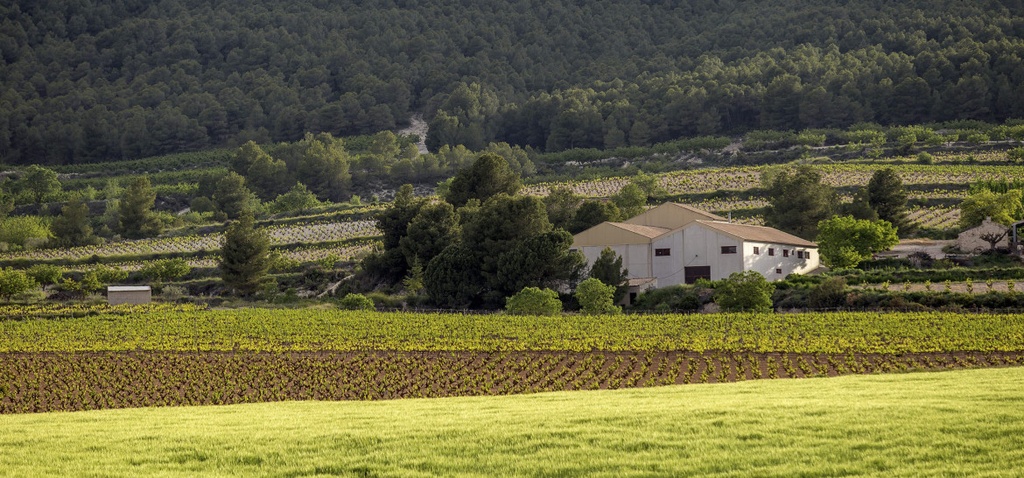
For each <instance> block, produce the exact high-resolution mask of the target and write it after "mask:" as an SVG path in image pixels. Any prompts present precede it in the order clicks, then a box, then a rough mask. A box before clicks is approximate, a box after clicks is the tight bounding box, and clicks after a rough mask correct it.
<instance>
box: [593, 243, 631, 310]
mask: <svg viewBox="0 0 1024 478" xmlns="http://www.w3.org/2000/svg"><path fill="white" fill-rule="evenodd" d="M589 275H590V277H593V278H595V279H597V280H600V281H601V282H603V283H605V285H610V286H612V287H615V303H616V304H617V303H619V301H621V300H622V298H623V297H625V296H626V292H628V291H629V271H628V270H626V268H624V267H622V257H621V256H619V255H618V254H616V253H615V251H613V250H612V248H610V247H606V248H604V250H602V251H601V255H600V256H599V257H598V258H597V260H596V261H594V264H593V265H592V266H590V274H589Z"/></svg>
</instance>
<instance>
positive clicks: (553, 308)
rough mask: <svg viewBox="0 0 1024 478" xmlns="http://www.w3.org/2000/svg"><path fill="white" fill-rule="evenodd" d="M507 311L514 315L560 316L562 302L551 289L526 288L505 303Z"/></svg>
mask: <svg viewBox="0 0 1024 478" xmlns="http://www.w3.org/2000/svg"><path fill="white" fill-rule="evenodd" d="M505 311H507V312H508V313H509V314H512V315H559V314H561V313H562V301H560V300H558V293H557V292H555V291H553V290H551V289H540V288H538V287H524V288H523V290H521V291H519V292H517V293H516V295H513V296H512V297H509V298H508V299H507V300H506V301H505Z"/></svg>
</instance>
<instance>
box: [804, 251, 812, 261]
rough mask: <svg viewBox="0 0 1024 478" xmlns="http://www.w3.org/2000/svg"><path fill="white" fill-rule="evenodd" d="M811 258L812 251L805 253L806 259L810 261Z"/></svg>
mask: <svg viewBox="0 0 1024 478" xmlns="http://www.w3.org/2000/svg"><path fill="white" fill-rule="evenodd" d="M810 258H811V251H807V252H805V253H804V259H810Z"/></svg>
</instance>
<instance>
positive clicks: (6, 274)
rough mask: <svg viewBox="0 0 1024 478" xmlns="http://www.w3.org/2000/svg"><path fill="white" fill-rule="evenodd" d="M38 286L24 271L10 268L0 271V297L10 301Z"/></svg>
mask: <svg viewBox="0 0 1024 478" xmlns="http://www.w3.org/2000/svg"><path fill="white" fill-rule="evenodd" d="M37 286H38V284H36V281H35V280H33V279H32V278H31V277H29V276H28V274H26V273H25V271H21V270H17V269H13V268H10V267H7V268H4V269H0V297H3V298H4V299H6V300H10V299H11V298H12V297H14V296H16V295H21V294H24V293H26V292H28V291H30V290H32V289H34V288H36V287H37Z"/></svg>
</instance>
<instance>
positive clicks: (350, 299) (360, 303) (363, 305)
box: [338, 294, 377, 310]
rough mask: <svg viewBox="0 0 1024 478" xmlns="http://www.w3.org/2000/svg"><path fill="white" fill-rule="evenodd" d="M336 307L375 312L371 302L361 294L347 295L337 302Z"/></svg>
mask: <svg viewBox="0 0 1024 478" xmlns="http://www.w3.org/2000/svg"><path fill="white" fill-rule="evenodd" d="M338 307H341V308H342V309H345V310H376V309H377V307H376V306H375V305H373V300H371V299H370V298H369V297H366V296H365V295H363V294H348V295H346V296H345V297H342V299H341V300H340V301H339V302H338Z"/></svg>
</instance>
